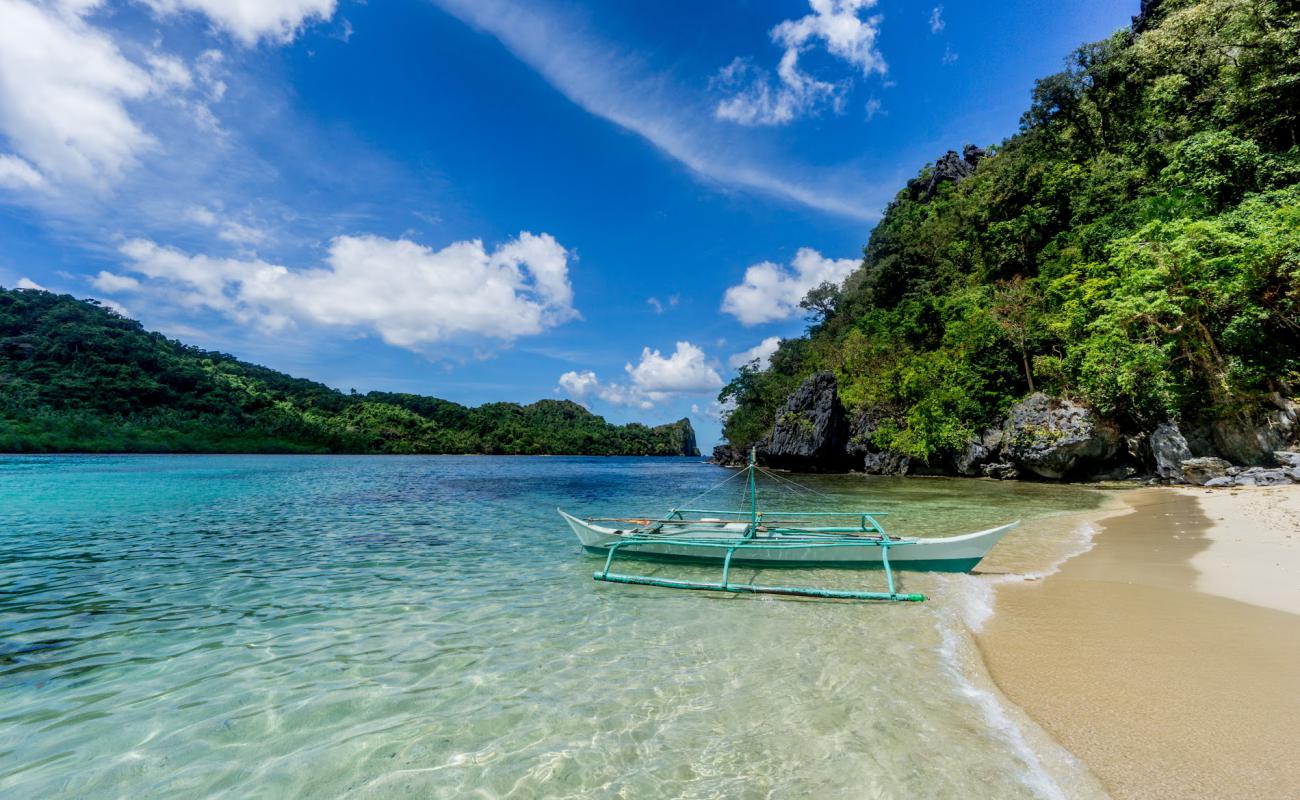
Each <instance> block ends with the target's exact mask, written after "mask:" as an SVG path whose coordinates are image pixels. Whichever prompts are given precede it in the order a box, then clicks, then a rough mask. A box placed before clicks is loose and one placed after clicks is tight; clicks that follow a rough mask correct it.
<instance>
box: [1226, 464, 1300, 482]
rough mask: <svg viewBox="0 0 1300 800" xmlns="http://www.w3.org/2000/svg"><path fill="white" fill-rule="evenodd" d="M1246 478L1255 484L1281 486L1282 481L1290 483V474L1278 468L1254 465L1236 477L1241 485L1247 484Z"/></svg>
mask: <svg viewBox="0 0 1300 800" xmlns="http://www.w3.org/2000/svg"><path fill="white" fill-rule="evenodd" d="M1246 480H1249V481H1250V482H1251V484H1253V485H1255V486H1281V485H1282V484H1284V483H1291V476H1290V475H1288V474H1287V473H1285V472H1283V471H1282V470H1280V469H1261V468H1260V467H1255V468H1253V469H1248V470H1246V471H1245V472H1243V473H1242V474H1240V475H1238V476H1237V478H1236V481H1237V483H1238V484H1240V485H1242V486H1245V485H1247V484H1246V483H1245V481H1246Z"/></svg>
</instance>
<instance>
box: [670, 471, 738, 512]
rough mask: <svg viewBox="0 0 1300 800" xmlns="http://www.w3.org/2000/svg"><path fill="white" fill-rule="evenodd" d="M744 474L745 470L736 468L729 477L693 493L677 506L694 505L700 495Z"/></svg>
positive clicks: (719, 487)
mask: <svg viewBox="0 0 1300 800" xmlns="http://www.w3.org/2000/svg"><path fill="white" fill-rule="evenodd" d="M744 474H745V471H744V470H743V469H742V470H737V471H736V474H734V475H732V476H731V477H729V478H726V479H724V480H721V481H719V482H717V483H715V484H713V485H712V486H710V487H709V488H707V489H705V490H704V491H702V492H700V493H699V494H697V495H695V496H694V497H692V498H691V499H690V500H687V501H686V502H685V503H682V504H681V505H679V506H678V508H690V507H691V506H693V505H695V501H696V500H699V499H700V498H701V497H704V496H705V495H707V494H709V493H710V492H712V491H714V490H715V489H721V488H722V487H723V486H725V485H727V484H728V483H731V482H732V481H734V480H735V479H736V478H739V477H740V476H741V475H744Z"/></svg>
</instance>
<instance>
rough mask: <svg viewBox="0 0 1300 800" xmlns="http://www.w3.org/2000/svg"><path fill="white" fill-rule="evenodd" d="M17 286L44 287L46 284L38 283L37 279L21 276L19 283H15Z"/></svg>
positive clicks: (19, 287)
mask: <svg viewBox="0 0 1300 800" xmlns="http://www.w3.org/2000/svg"><path fill="white" fill-rule="evenodd" d="M15 287H16V288H18V289H44V288H45V287H44V286H42V285H40V284H39V283H37V282H36V281H34V280H32V279H31V278H28V277H22V278H19V279H18V283H17V284H16V285H15Z"/></svg>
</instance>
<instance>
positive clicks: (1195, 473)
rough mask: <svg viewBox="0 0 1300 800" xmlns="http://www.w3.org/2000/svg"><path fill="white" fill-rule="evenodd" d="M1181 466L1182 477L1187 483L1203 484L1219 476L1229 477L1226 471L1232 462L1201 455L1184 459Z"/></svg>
mask: <svg viewBox="0 0 1300 800" xmlns="http://www.w3.org/2000/svg"><path fill="white" fill-rule="evenodd" d="M1182 468H1183V477H1184V478H1186V479H1187V482H1188V483H1194V484H1196V485H1197V486H1205V485H1207V484H1208V483H1209V482H1210V481H1213V480H1217V479H1219V478H1230V477H1231V476H1229V475H1228V471H1229V470H1230V469H1232V464H1231V463H1230V462H1228V461H1225V460H1223V459H1222V458H1215V457H1214V456H1202V457H1200V458H1187V459H1184V460H1183V462H1182ZM1216 485H1218V484H1216Z"/></svg>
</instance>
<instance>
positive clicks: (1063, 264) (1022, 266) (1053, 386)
mask: <svg viewBox="0 0 1300 800" xmlns="http://www.w3.org/2000/svg"><path fill="white" fill-rule="evenodd" d="M1298 143H1300V12H1298V11H1297V7H1296V5H1295V4H1294V3H1289V2H1283V1H1282V0H1204V1H1202V2H1192V1H1190V0H1164V2H1158V0H1148V1H1147V2H1144V3H1143V13H1142V16H1141V17H1139V18H1138V19H1137V20H1135V22H1134V26H1133V28H1132V29H1126V30H1122V31H1119V32H1117V33H1116V34H1115V35H1114V36H1112V37H1111V38H1109V39H1107V40H1105V41H1101V42H1096V43H1093V44H1088V45H1084V46H1082V47H1080V48H1079V49H1078V50H1076V51H1075V52H1074V53H1073V54H1072V55H1071V56H1070V58H1069V59H1068V61H1067V68H1066V69H1065V71H1063V72H1061V73H1059V74H1057V75H1053V76H1051V77H1048V78H1044V79H1043V80H1040V81H1038V82H1037V84H1036V86H1035V88H1034V91H1033V97H1032V104H1031V106H1030V109H1029V111H1028V112H1027V113H1026V114H1025V115H1024V117H1023V119H1022V124H1021V130H1020V132H1019V133H1018V134H1016V135H1015V136H1013V137H1011V138H1010V139H1008V140H1006V141H1005V142H1003V143H1002V144H1001V145H999V146H997V147H995V148H993V149H992V150H990V151H989V152H987V153H985V152H983V151H979V150H978V149H976V148H968V149H967V153H966V155H965V157H959V156H957V155H956V154H949V155H948V156H945V158H944V159H941V160H940V161H939V162H937V163H936V164H934V165H931V166H928V167H927V168H926V169H925V170H923V171H922V172H921V174H920V176H919V177H918V178H917V179H916V180H913V181H912V182H911V183H909V185H908V186H907V187H906V188H905V189H903V190H902V191H901V192H899V194H898V195H897V197H896V198H895V200H894V201H893V202H892V203H891V204H890V206H889V208H888V209H887V211H886V213H885V215H884V217H883V219H882V220H881V222H880V224H879V225H878V226H877V227H876V228H875V230H874V231H873V232H872V234H871V237H870V241H869V243H868V244H867V246H866V248H865V251H864V252H865V258H864V261H863V265H862V267H861V268H860V269H859V270H858V271H857V272H856V273H855V274H853V275H852V276H850V277H849V278H848V280H847V281H846V282H845V284H844V285H843V286H842V287H834V286H829V285H827V286H823V287H820V288H819V289H817V290H814V292H815V294H814V295H810V296H809V298H808V299H807V300H805V303H804V306H805V308H807V309H808V310H809V311H810V313H811V314H812V317H811V324H810V327H809V332H808V335H807V336H805V337H802V338H799V339H792V340H787V341H784V342H782V344H781V347H780V349H779V350H778V352H777V353H776V355H775V356H774V357H773V358H772V361H771V367H770V368H769V369H767V370H763V371H759V370H757V369H754V368H748V369H743V370H742V371H741V373H740V375H739V376H738V377H737V378H736V379H735V380H734V381H733V382H732V383H731V384H730V385H729V386H727V387H726V388H725V389H724V390H723V391H722V395H721V399H723V400H724V401H728V400H729V401H732V402H734V403H735V410H734V411H733V412H732V413H731V415H730V417H729V419H728V420H727V422H726V426H725V429H724V434H725V435H726V437H727V439H728V440H729V441H730V442H731V443H732V444H733V445H738V446H740V445H748V444H749V443H751V442H755V441H758V440H759V439H761V438H762V437H763V436H764V435H765V434H766V432H767V431H768V430H769V429H770V428H771V425H772V420H773V415H774V413H775V412H776V410H777V409H778V408H779V406H780V404H781V403H782V401H783V400H784V399H785V398H786V397H787V396H788V395H789V394H790V392H791V391H792V390H793V389H794V388H795V387H797V386H798V385H799V383H800V382H801V381H802V380H803V379H804V378H805V377H807V376H808V375H810V374H812V373H814V372H818V371H829V372H833V373H834V374H835V376H836V378H837V380H838V386H839V392H840V397H841V399H842V400H843V402H844V403H845V405H846V407H847V408H848V410H849V413H850V415H851V416H856V417H857V419H858V420H859V422H858V424H857V425H856V426H855V434H856V435H858V436H859V437H865V438H867V439H869V440H870V441H865V442H863V444H866V445H870V446H872V447H874V448H876V449H880V450H883V451H887V452H893V453H898V454H900V455H907V456H911V457H913V458H919V459H924V460H930V459H932V458H934V457H936V456H942V455H944V454H949V453H952V452H954V451H957V450H959V449H960V448H961V447H963V446H964V445H965V443H966V442H968V441H969V440H970V439H972V438H973V437H974V436H976V435H978V433H979V432H980V431H981V430H983V429H984V428H985V427H986V426H988V425H989V424H990V423H992V422H993V421H994V420H995V419H996V418H997V417H998V416H999V415H1000V414H1001V413H1002V412H1004V411H1005V410H1006V409H1007V407H1008V406H1009V405H1011V404H1012V403H1014V402H1015V401H1016V400H1018V399H1019V398H1022V397H1024V396H1025V395H1026V394H1028V393H1030V392H1031V391H1033V390H1035V389H1037V390H1039V391H1047V392H1050V393H1053V394H1057V395H1064V396H1071V397H1075V398H1078V399H1080V400H1082V401H1084V402H1085V403H1087V404H1088V405H1090V406H1092V407H1093V408H1095V409H1096V410H1097V411H1098V412H1099V413H1101V414H1103V415H1104V416H1106V417H1107V418H1109V419H1112V420H1114V421H1115V422H1116V423H1118V424H1119V425H1120V426H1121V427H1122V428H1123V429H1125V430H1133V431H1140V430H1148V431H1149V430H1151V429H1152V428H1153V427H1154V426H1155V425H1156V424H1158V423H1159V422H1161V421H1163V420H1165V419H1169V418H1175V419H1181V420H1183V421H1185V422H1188V423H1197V422H1206V421H1209V420H1213V419H1228V418H1237V419H1242V420H1247V419H1249V418H1250V417H1252V416H1253V415H1254V414H1256V413H1257V412H1258V410H1259V409H1261V408H1263V407H1264V406H1265V405H1266V404H1267V403H1268V401H1269V398H1276V397H1277V396H1278V395H1282V396H1294V391H1295V389H1296V387H1297V386H1298V385H1300V147H1298V146H1297V145H1298ZM864 419H866V420H869V422H868V423H865V424H864V423H863V422H862V420H864Z"/></svg>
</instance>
